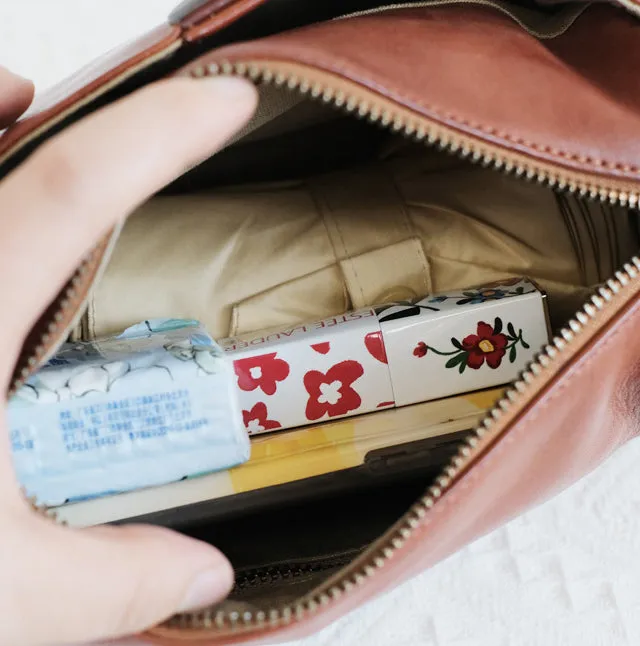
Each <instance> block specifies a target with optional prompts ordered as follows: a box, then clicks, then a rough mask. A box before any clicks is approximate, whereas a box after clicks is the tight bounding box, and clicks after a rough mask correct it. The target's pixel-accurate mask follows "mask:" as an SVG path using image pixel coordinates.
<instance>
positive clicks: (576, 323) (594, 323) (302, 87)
mask: <svg viewBox="0 0 640 646" xmlns="http://www.w3.org/2000/svg"><path fill="white" fill-rule="evenodd" d="M291 68H292V66H290V65H285V64H279V63H267V62H264V61H262V62H260V63H257V62H256V63H252V62H234V63H231V62H220V63H218V62H212V63H209V64H202V65H198V66H196V67H194V68H192V69H191V70H190V72H189V73H190V75H191V76H193V77H194V78H202V77H206V76H217V75H234V76H242V77H246V78H249V79H251V80H252V81H253V82H254V83H256V84H259V83H274V84H276V85H278V86H281V87H283V88H287V89H288V90H290V91H298V92H300V93H301V94H303V95H307V96H309V97H311V98H313V99H316V100H321V101H323V102H324V103H327V104H331V105H333V106H334V107H336V108H338V109H343V110H345V111H347V112H350V113H353V114H355V115H356V116H358V117H361V118H367V119H369V121H371V122H373V123H378V124H379V125H381V126H382V127H386V128H388V129H389V130H391V131H393V132H396V133H398V134H399V135H404V136H406V137H408V138H412V139H414V140H416V141H422V142H424V143H425V144H427V145H432V146H437V147H438V148H440V149H441V150H443V151H446V152H449V153H452V154H457V155H459V156H461V157H463V158H466V159H470V160H471V161H473V162H475V163H478V164H481V165H483V166H487V167H492V168H494V169H496V170H499V171H500V172H503V173H506V174H513V175H515V176H517V177H521V178H523V179H526V180H529V181H537V182H539V183H540V184H544V185H547V186H549V187H550V188H553V189H555V190H560V191H565V192H569V193H572V194H578V195H580V196H581V197H584V198H586V199H599V200H601V201H603V202H609V203H611V204H618V205H622V206H628V207H635V206H637V205H638V202H639V199H640V193H639V192H638V188H637V185H636V186H635V188H633V185H625V186H618V187H615V186H614V187H609V188H607V187H603V186H601V185H596V184H595V183H594V178H593V176H588V175H584V174H581V173H573V172H571V171H567V170H558V169H557V168H555V169H553V170H551V168H550V165H545V168H544V169H542V168H540V167H538V166H532V165H531V163H530V162H529V163H527V162H526V161H523V160H522V159H521V158H516V156H515V155H511V154H509V153H505V152H504V150H500V149H498V148H497V147H496V146H490V145H487V144H485V143H480V142H472V141H470V140H469V139H468V138H465V137H463V136H460V135H457V136H454V135H450V134H448V133H446V134H444V135H443V133H442V130H443V129H442V127H441V126H440V125H439V124H436V123H434V122H430V121H429V120H427V119H425V118H424V117H422V116H419V115H417V114H415V113H409V111H407V110H404V109H402V108H398V107H397V109H395V110H394V108H392V107H390V106H389V105H388V104H387V105H385V104H384V100H382V99H380V100H376V101H374V100H372V99H371V97H368V98H367V99H365V100H363V99H361V98H358V97H356V95H355V94H356V93H352V94H349V93H348V92H344V91H343V90H341V89H336V88H335V87H332V86H331V85H329V84H328V83H326V84H323V83H321V82H318V81H317V80H314V79H311V78H308V77H306V76H304V75H302V74H300V73H298V72H299V69H300V68H299V67H298V68H297V69H298V72H294V73H292V72H291ZM310 71H311V70H310ZM639 277H640V258H638V257H633V258H632V259H631V261H630V262H629V263H627V264H625V265H624V267H623V268H622V269H621V270H620V271H618V272H616V274H615V276H614V277H612V278H611V279H610V280H608V281H607V282H606V284H605V285H604V286H602V287H601V288H600V289H598V290H597V293H596V294H594V295H593V296H592V298H591V299H590V301H589V302H587V303H586V304H585V305H584V306H583V308H582V309H581V310H579V311H578V312H576V314H575V317H574V318H573V319H571V320H570V321H569V322H568V323H567V325H566V327H565V328H563V329H562V330H561V331H560V333H559V334H558V335H557V336H556V337H555V338H554V339H553V340H552V342H551V343H550V344H549V345H547V346H546V347H545V348H543V349H542V350H541V352H540V353H539V354H538V355H537V356H536V358H535V359H534V361H532V362H531V363H530V364H529V366H528V367H527V368H526V369H525V370H524V371H523V372H522V374H521V375H520V378H519V379H518V380H517V381H515V382H514V383H513V384H512V385H511V387H510V388H509V389H508V390H506V391H505V394H504V396H503V398H502V399H501V400H500V401H499V402H498V403H497V404H496V405H495V406H494V408H492V409H491V410H490V411H489V412H488V413H487V415H486V416H485V417H484V418H483V420H482V421H481V423H480V424H479V425H478V427H477V428H475V429H474V430H473V431H472V432H470V433H469V435H468V437H467V439H466V440H464V441H463V442H462V446H461V448H460V450H459V451H458V452H457V453H456V454H455V455H454V457H453V458H452V459H451V460H450V462H449V463H448V464H447V465H446V467H445V468H444V469H443V471H442V472H441V474H440V475H439V476H438V477H437V478H436V480H435V483H434V484H433V485H432V486H431V487H429V489H428V490H427V492H426V494H425V495H424V496H423V497H422V498H421V499H420V500H419V501H418V502H416V503H415V504H414V505H413V507H411V509H410V510H409V511H408V512H407V513H406V514H405V515H404V516H403V517H402V518H401V519H400V520H399V521H398V522H397V523H396V524H395V526H393V527H392V528H391V529H390V530H389V531H388V532H387V533H386V534H385V535H384V536H383V537H382V538H381V539H380V540H379V541H377V542H376V544H375V546H374V547H372V548H371V549H369V550H366V551H365V552H364V554H363V555H362V556H360V557H358V558H356V559H355V560H354V561H353V562H352V563H351V565H349V566H347V567H346V568H345V570H344V571H343V572H341V573H338V574H337V575H335V576H334V577H332V578H331V579H330V580H329V581H328V582H327V583H325V584H322V585H320V586H319V587H318V588H317V589H316V590H315V591H313V592H311V593H310V594H308V595H306V596H304V597H302V598H301V599H300V600H299V601H298V602H296V603H292V604H288V605H284V606H282V607H279V608H273V609H271V610H269V611H263V610H257V609H256V610H243V611H242V612H240V611H237V610H233V611H231V610H230V611H225V610H224V604H222V605H221V606H219V607H217V608H216V607H214V608H211V609H206V610H203V611H200V612H197V613H186V614H181V615H176V616H175V617H173V618H172V619H171V620H169V621H168V622H166V623H165V624H163V625H162V626H160V627H158V628H156V629H154V630H152V631H150V634H151V635H154V636H163V637H171V636H173V637H174V638H177V639H180V638H181V637H185V638H188V632H190V631H202V630H211V631H214V632H215V634H216V635H220V636H222V635H223V634H226V633H229V632H233V633H237V632H239V631H240V632H242V631H251V630H255V629H260V628H266V627H269V628H273V627H277V626H284V625H287V624H290V623H292V622H294V621H300V620H302V619H304V618H305V617H306V616H309V615H311V614H313V613H315V612H317V610H318V609H320V608H322V607H325V606H327V605H329V604H331V603H332V602H334V601H337V600H338V599H340V598H341V597H342V596H344V595H345V594H348V593H349V592H350V591H351V590H353V589H354V588H356V587H358V586H360V585H362V584H363V583H365V582H366V581H367V580H369V579H371V578H373V577H375V576H376V573H377V572H378V571H379V570H380V569H382V568H384V567H385V566H386V564H387V563H388V562H389V560H390V559H391V558H393V557H394V555H395V554H396V553H397V552H398V551H399V550H401V549H402V548H403V546H404V545H405V543H406V541H407V539H409V538H410V537H411V536H412V535H413V533H414V532H415V531H416V529H417V528H419V527H420V526H422V524H423V523H424V522H425V517H426V516H427V514H429V513H430V511H431V509H432V508H433V507H434V506H435V505H436V504H437V503H438V499H439V498H441V497H442V496H443V495H444V494H445V493H446V492H447V491H448V490H449V489H450V488H451V486H452V485H453V484H454V482H456V481H457V480H458V479H459V478H460V477H461V476H462V475H463V474H464V473H465V472H466V471H467V470H468V469H469V468H470V467H471V466H472V465H473V463H474V462H475V461H476V460H477V459H478V458H479V457H480V456H481V455H483V454H484V453H485V451H486V450H487V449H488V448H489V447H490V446H491V445H492V444H493V443H494V442H495V441H496V440H497V439H498V438H499V437H500V435H501V434H502V433H503V432H504V431H505V430H507V428H508V426H509V424H507V423H505V418H506V417H509V416H513V414H515V413H517V412H520V411H521V410H523V409H524V407H525V406H526V405H527V403H528V401H530V400H531V399H532V398H533V396H534V395H535V393H536V392H537V391H539V390H540V389H541V388H542V387H544V386H545V385H546V384H547V383H548V381H549V379H550V378H551V377H552V376H553V374H554V372H555V370H557V369H558V368H559V367H560V366H561V365H563V360H565V359H566V357H567V354H569V353H570V352H571V351H572V350H574V349H576V348H579V347H581V345H582V344H581V343H580V341H583V342H584V343H586V342H587V341H588V340H589V339H590V338H591V337H592V335H593V334H594V333H595V330H597V329H599V328H600V327H601V326H602V325H603V324H604V323H605V322H606V321H607V320H608V318H609V317H610V316H612V315H613V314H614V313H615V312H617V311H618V310H619V309H620V308H621V307H623V306H624V305H625V304H626V303H627V302H628V301H629V300H630V299H631V297H632V296H634V295H635V294H636V293H637V292H638V291H639V290H640V281H639V280H638V279H639ZM231 607H233V605H232V606H231ZM185 631H187V632H186V633H185Z"/></svg>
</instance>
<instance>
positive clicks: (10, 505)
mask: <svg viewBox="0 0 640 646" xmlns="http://www.w3.org/2000/svg"><path fill="white" fill-rule="evenodd" d="M32 98H33V86H32V84H31V83H29V82H28V81H25V80H24V79H21V78H20V77H17V76H15V75H13V74H11V73H10V72H9V71H7V70H5V69H4V68H1V67H0V129H2V128H3V127H6V126H8V125H10V124H11V123H12V122H13V121H14V120H15V119H17V118H18V117H19V115H20V114H21V113H22V112H23V111H24V110H25V109H26V108H27V107H28V106H29V104H30V103H31V101H32ZM255 104H256V93H255V90H254V89H253V87H252V86H250V85H249V84H247V83H245V82H243V81H240V80H233V79H217V80H213V79H209V80H201V81H195V80H190V79H174V80H170V81H164V82H162V83H158V84H156V85H153V86H150V87H148V88H145V89H143V90H141V91H139V92H138V93H137V94H135V95H133V96H131V97H128V98H126V99H124V100H122V101H120V102H118V103H117V104H115V105H113V106H111V107H109V108H106V109H104V110H102V111H101V112H99V113H97V114H95V115H93V116H91V117H89V118H86V119H84V120H83V121H82V122H81V123H79V124H78V125H75V126H73V127H72V128H70V129H68V130H67V131H65V132H64V133H62V134H61V135H59V136H57V137H55V138H54V139H52V140H51V141H50V142H48V143H46V144H44V145H43V146H42V147H41V148H40V149H39V150H37V151H36V153H35V154H33V155H32V156H31V157H30V158H29V159H28V160H27V161H26V162H25V163H23V164H22V165H21V166H20V167H19V168H18V169H17V170H15V171H14V172H13V173H11V174H10V175H9V176H8V177H7V178H6V179H4V180H2V181H1V182H0V228H1V234H0V276H2V277H3V279H2V281H1V282H0V293H1V296H0V297H1V299H2V303H3V305H4V306H3V307H2V317H1V318H0V321H1V322H0V357H1V358H2V359H1V361H0V378H1V379H2V380H3V383H2V387H3V388H4V389H5V390H6V388H7V384H8V381H9V379H10V374H11V370H12V367H13V365H14V362H15V359H16V356H17V354H18V352H19V350H20V347H21V343H22V340H23V339H24V337H25V335H26V333H27V332H28V330H29V328H30V327H31V325H32V324H33V322H34V321H35V320H36V319H37V317H38V315H39V314H40V312H41V311H42V309H43V306H44V305H45V304H46V303H48V302H49V301H50V300H51V299H52V298H53V297H54V295H55V294H56V292H57V291H58V290H59V289H60V287H61V286H62V285H63V284H64V282H65V279H66V278H67V277H68V276H69V274H70V273H71V272H72V271H73V268H74V267H75V266H76V265H77V263H78V262H79V260H80V259H81V257H82V256H83V255H84V254H85V253H86V252H87V251H88V250H89V249H90V248H91V247H92V245H93V244H94V243H95V242H96V241H97V240H98V239H99V238H100V236H101V235H102V234H104V233H105V232H106V231H108V230H109V229H110V228H111V227H112V226H113V225H114V224H115V223H116V222H117V221H118V220H121V219H122V218H125V217H126V216H127V215H129V214H130V213H131V212H132V211H133V210H134V209H135V208H136V206H138V205H139V204H140V203H141V202H143V201H144V200H146V199H147V198H148V197H149V196H150V195H152V194H153V193H154V192H156V191H157V190H158V189H160V188H161V187H162V186H164V185H166V184H167V183H168V182H170V181H171V180H172V179H174V178H175V177H176V176H178V175H180V174H181V172H183V170H184V169H186V168H188V167H190V166H192V165H194V164H195V163H197V162H199V161H201V160H202V159H204V158H206V157H208V156H210V155H211V154H212V153H214V152H215V151H216V150H217V149H218V148H219V147H220V146H221V145H222V144H223V143H224V141H225V140H226V139H228V138H229V137H230V136H231V135H232V134H233V133H234V132H236V131H237V130H238V129H239V128H240V127H241V126H242V125H243V124H244V123H245V122H246V121H247V120H248V119H249V117H250V115H251V114H252V112H253V110H254V108H255ZM4 417H5V416H4V415H3V417H2V423H3V425H4V427H3V429H2V432H1V433H0V438H1V441H0V527H1V530H2V531H0V572H1V573H2V574H1V576H0V617H1V618H2V620H1V621H0V644H20V646H35V645H40V644H64V645H68V644H69V645H70V644H87V643H96V642H99V643H103V642H106V641H109V640H113V639H116V638H120V637H123V636H128V635H133V634H136V633H139V632H141V631H143V630H144V629H145V628H147V627H149V626H152V625H154V624H156V623H158V622H160V621H162V620H163V619H165V618H167V617H168V616H170V615H172V614H174V613H175V612H177V611H179V610H186V609H189V608H191V609H193V608H198V607H201V606H204V605H208V604H210V603H214V602H216V601H218V600H219V599H221V598H223V597H224V596H225V595H226V594H227V592H228V591H229V589H230V587H231V585H232V580H233V576H232V570H231V567H230V565H229V563H228V562H227V560H226V559H225V558H224V556H223V555H222V554H221V553H220V552H218V551H217V550H216V549H215V548H214V547H211V546H210V545H206V544H203V543H200V542H197V541H195V540H192V539H189V538H187V537H184V536H181V535H179V534H175V533H173V532H170V531H168V530H163V529H160V528H152V527H144V526H129V527H126V528H113V527H101V528H93V529H86V530H72V529H68V528H63V527H61V526H58V525H55V524H54V523H53V522H51V521H50V520H47V519H45V518H44V517H42V516H40V515H38V514H36V513H34V512H33V510H32V509H31V508H30V507H29V505H28V504H27V503H26V502H25V500H24V498H23V497H22V496H21V494H20V490H19V486H18V484H17V482H16V480H15V478H14V475H13V471H12V466H11V456H10V451H9V444H8V433H7V427H6V422H5V419H4ZM127 643H128V644H130V643H134V642H132V641H127Z"/></svg>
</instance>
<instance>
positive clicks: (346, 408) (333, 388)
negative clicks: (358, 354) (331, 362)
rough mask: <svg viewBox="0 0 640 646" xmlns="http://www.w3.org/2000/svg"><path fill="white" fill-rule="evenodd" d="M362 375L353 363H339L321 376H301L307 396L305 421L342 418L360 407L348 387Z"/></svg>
mask: <svg viewBox="0 0 640 646" xmlns="http://www.w3.org/2000/svg"><path fill="white" fill-rule="evenodd" d="M363 374H364V369H363V367H362V366H361V365H360V364H359V363H358V362H357V361H351V360H349V361H341V362H340V363H337V364H336V365H335V366H332V367H331V368H329V370H327V373H326V374H324V373H322V372H319V371H318V370H310V371H309V372H307V374H306V375H305V376H304V380H303V382H304V387H305V388H306V389H307V392H308V393H309V400H308V401H307V409H306V415H307V419H308V420H312V421H313V420H317V419H320V418H321V417H323V416H324V415H328V416H329V417H336V416H338V415H346V414H347V413H349V412H351V411H354V410H356V409H358V408H359V407H360V404H361V403H362V399H360V395H359V394H358V393H357V392H356V390H355V389H354V388H353V386H352V384H353V382H354V381H355V380H356V379H359V378H360V377H362V375H363Z"/></svg>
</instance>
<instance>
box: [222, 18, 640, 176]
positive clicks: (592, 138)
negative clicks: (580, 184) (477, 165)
mask: <svg viewBox="0 0 640 646" xmlns="http://www.w3.org/2000/svg"><path fill="white" fill-rule="evenodd" d="M596 34H597V37H596ZM639 42H640V23H639V22H638V20H637V18H634V17H633V16H631V15H629V14H628V13H627V12H626V11H624V10H623V9H617V8H614V7H611V6H593V7H591V8H590V9H588V10H587V11H585V13H584V14H583V15H582V16H581V17H579V18H578V19H577V21H576V22H575V24H574V25H573V26H572V27H571V28H569V30H568V31H567V32H566V33H565V34H564V35H562V36H559V37H558V38H555V39H552V40H548V41H547V40H545V41H539V40H537V39H536V38H534V37H532V36H530V35H529V34H527V33H526V32H525V31H523V30H522V28H521V27H519V26H518V25H517V24H516V23H515V22H514V21H512V20H511V19H510V18H508V17H507V16H504V15H503V14H501V13H499V12H497V11H495V10H493V9H490V8H484V7H472V6H449V7H437V8H416V9H406V10H402V11H394V12H386V13H381V14H377V15H370V16H363V17H359V18H353V19H347V20H342V21H338V22H332V23H323V24H319V25H313V26H310V27H307V28H304V29H299V30H295V31H291V32H287V33H284V34H279V35H276V36H272V37H269V38H266V39H263V40H259V41H254V42H248V43H243V44H238V45H231V46H229V47H226V48H222V49H221V50H218V51H217V52H215V54H214V55H213V56H212V58H214V59H215V60H223V59H226V60H229V61H232V62H235V61H260V60H263V61H264V60H270V61H291V62H296V63H303V64H306V65H309V66H312V67H314V68H318V69H321V70H325V71H327V72H331V73H334V74H337V75H340V76H342V77H345V78H348V79H350V80H352V81H355V82H356V83H358V84H360V85H363V86H365V87H367V88H369V89H371V90H373V91H375V92H377V93H379V94H382V95H383V96H386V97H388V98H390V99H392V100H393V101H395V102H397V103H400V104H403V105H405V106H407V107H409V108H411V109H413V110H416V111H417V112H419V113H421V114H423V115H425V116H426V117H428V118H430V119H432V120H434V121H437V122H440V123H443V124H446V125H448V126H450V127H453V128H455V129H456V130H458V131H460V132H462V133H468V134H470V135H472V136H474V137H476V138H480V139H486V140H488V141H492V142H495V143H498V144H499V145H500V146H503V147H504V148H506V149H509V150H513V151H518V152H524V153H526V154H527V155H529V156H531V157H533V158H536V159H541V160H546V161H551V162H553V163H555V164H558V165H561V166H564V167H567V168H572V169H576V170H579V171H584V172H588V173H589V172H599V173H606V174H607V175H611V176H613V177H622V178H628V179H631V180H637V179H640V162H639V154H638V152H639V150H638V138H637V135H638V133H639V132H640V85H639V84H638V83H637V82H636V80H635V79H636V75H637V70H638V69H640V46H639V45H638V43H639ZM380 43H384V44H385V47H384V55H380ZM497 61H499V63H497Z"/></svg>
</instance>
